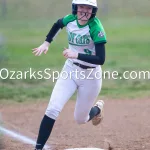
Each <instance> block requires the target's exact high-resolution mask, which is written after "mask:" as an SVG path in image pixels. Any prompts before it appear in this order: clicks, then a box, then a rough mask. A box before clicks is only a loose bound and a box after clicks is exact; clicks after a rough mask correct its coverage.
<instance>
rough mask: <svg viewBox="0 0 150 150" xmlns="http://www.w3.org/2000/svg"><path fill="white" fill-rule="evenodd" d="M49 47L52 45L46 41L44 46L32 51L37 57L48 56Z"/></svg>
mask: <svg viewBox="0 0 150 150" xmlns="http://www.w3.org/2000/svg"><path fill="white" fill-rule="evenodd" d="M49 45H50V43H49V42H47V41H45V42H44V43H43V44H42V45H40V46H39V47H37V48H34V49H32V50H33V52H32V53H33V54H34V55H35V56H40V55H41V54H42V53H44V54H46V53H47V51H48V48H49Z"/></svg>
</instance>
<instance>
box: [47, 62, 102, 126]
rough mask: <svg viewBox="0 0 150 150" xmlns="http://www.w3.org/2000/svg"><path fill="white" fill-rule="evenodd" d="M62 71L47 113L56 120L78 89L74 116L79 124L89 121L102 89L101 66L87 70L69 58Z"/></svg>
mask: <svg viewBox="0 0 150 150" xmlns="http://www.w3.org/2000/svg"><path fill="white" fill-rule="evenodd" d="M63 72H65V73H63ZM74 72H75V73H74ZM81 72H82V75H81ZM61 73H62V76H60V78H59V79H58V80H57V82H56V84H55V86H54V89H53V91H52V94H51V97H50V102H49V104H48V107H47V109H46V112H45V114H46V115H47V116H48V117H50V118H52V119H54V120H56V118H57V117H58V115H59V113H60V112H61V111H62V109H63V107H64V105H65V104H66V102H67V101H68V100H69V99H70V98H71V96H72V95H73V94H74V93H75V91H76V90H77V100H76V106H75V111H74V118H75V120H76V122H77V123H78V124H84V123H86V122H88V120H89V113H90V110H91V108H92V107H93V105H94V103H95V101H96V99H97V97H98V95H99V93H100V90H101V85H102V77H101V76H102V71H101V66H98V67H96V68H94V69H93V71H92V70H86V69H82V68H80V67H78V66H76V65H74V64H73V63H72V62H71V61H69V60H67V61H66V63H65V65H64V67H63V69H62V72H61ZM66 73H67V74H68V77H67V75H66ZM63 75H64V76H63ZM88 76H89V77H88ZM80 77H81V78H80ZM66 78H67V79H66Z"/></svg>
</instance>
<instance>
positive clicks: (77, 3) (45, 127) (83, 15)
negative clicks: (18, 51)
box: [33, 0, 107, 150]
mask: <svg viewBox="0 0 150 150" xmlns="http://www.w3.org/2000/svg"><path fill="white" fill-rule="evenodd" d="M97 10H98V8H97V2H96V0H73V2H72V14H70V15H67V16H65V17H63V18H61V19H59V20H58V21H57V22H56V23H54V25H53V26H52V28H51V30H50V31H49V33H48V35H47V36H46V40H45V41H44V43H43V44H42V45H41V46H39V47H38V48H34V49H33V53H34V54H35V56H39V55H41V54H42V53H45V54H46V53H47V51H48V48H49V46H50V43H51V42H52V41H53V39H54V37H55V35H56V34H57V33H58V31H59V30H60V29H62V28H63V27H66V30H67V33H68V42H69V47H68V48H66V49H64V50H63V56H64V57H65V58H67V59H66V62H65V64H64V67H63V69H62V72H63V71H65V72H67V73H68V74H69V73H70V72H75V71H78V74H79V75H78V77H79V78H77V76H76V74H73V73H72V74H71V76H69V77H68V78H67V79H66V78H65V79H64V78H63V76H61V77H60V78H59V79H58V80H57V82H56V84H55V87H54V89H53V91H52V94H51V97H50V102H49V105H48V107H47V109H46V112H45V115H44V117H43V119H42V121H41V125H40V129H39V134H38V138H37V143H36V146H35V150H42V149H43V147H44V145H45V143H46V142H47V140H48V138H49V136H50V134H51V131H52V129H53V126H54V123H55V121H56V119H57V117H58V115H59V113H60V112H61V111H62V109H63V107H64V105H65V104H66V102H67V101H68V100H69V99H70V97H71V96H72V95H73V94H74V93H75V91H76V90H77V100H76V106H75V111H74V118H75V120H76V122H77V123H78V124H85V123H87V122H89V121H90V120H91V121H92V123H93V125H95V126H96V125H98V124H99V123H100V122H101V121H102V119H103V106H104V102H103V101H102V100H99V101H98V102H97V103H96V104H95V105H94V103H95V101H96V99H97V97H98V95H99V93H100V90H101V86H102V78H101V75H102V71H101V65H103V64H104V62H105V44H106V42H107V41H106V35H105V31H104V28H103V26H102V24H101V22H100V20H99V19H98V18H97V17H96V13H97ZM91 70H92V71H91ZM97 72H99V78H98V77H97V76H96V75H97ZM81 73H82V74H81ZM83 73H84V78H83ZM89 74H90V79H89V78H87V77H88V76H89ZM81 75H82V78H80V77H81ZM93 105H94V106H93Z"/></svg>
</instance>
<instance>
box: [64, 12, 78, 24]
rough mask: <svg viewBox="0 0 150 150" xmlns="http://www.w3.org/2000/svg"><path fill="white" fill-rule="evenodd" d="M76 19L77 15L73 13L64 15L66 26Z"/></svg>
mask: <svg viewBox="0 0 150 150" xmlns="http://www.w3.org/2000/svg"><path fill="white" fill-rule="evenodd" d="M74 20H76V16H75V15H73V14H68V15H66V16H65V17H63V24H64V25H65V26H66V25H67V24H68V23H69V22H72V21H74Z"/></svg>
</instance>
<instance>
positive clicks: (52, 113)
mask: <svg viewBox="0 0 150 150" xmlns="http://www.w3.org/2000/svg"><path fill="white" fill-rule="evenodd" d="M45 114H46V115H47V116H48V117H50V118H52V119H54V120H56V119H57V117H58V116H59V111H58V110H56V109H55V108H47V109H46V112H45Z"/></svg>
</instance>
